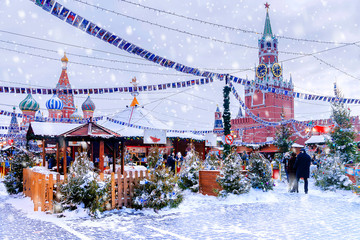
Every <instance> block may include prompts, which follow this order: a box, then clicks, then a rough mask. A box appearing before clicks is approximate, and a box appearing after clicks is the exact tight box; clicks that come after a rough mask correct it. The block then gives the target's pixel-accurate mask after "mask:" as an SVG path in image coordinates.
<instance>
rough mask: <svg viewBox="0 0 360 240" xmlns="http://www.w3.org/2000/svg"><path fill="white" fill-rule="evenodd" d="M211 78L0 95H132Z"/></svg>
mask: <svg viewBox="0 0 360 240" xmlns="http://www.w3.org/2000/svg"><path fill="white" fill-rule="evenodd" d="M213 82H214V80H213V78H201V79H194V80H188V81H181V82H172V83H162V84H156V85H142V86H136V87H134V86H128V87H110V88H73V89H56V88H22V87H8V86H0V93H16V94H29V93H32V94H38V95H53V94H74V95H81V94H84V95H87V94H105V93H132V92H146V91H160V90H166V89H168V88H186V87H192V86H194V85H205V84H210V83H213Z"/></svg>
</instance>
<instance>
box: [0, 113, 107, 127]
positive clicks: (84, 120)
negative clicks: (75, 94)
mask: <svg viewBox="0 0 360 240" xmlns="http://www.w3.org/2000/svg"><path fill="white" fill-rule="evenodd" d="M0 115H4V116H15V117H18V118H27V119H30V120H33V121H38V122H59V123H80V124H83V123H87V122H90V120H92V121H95V122H96V121H99V120H102V119H103V118H104V117H103V116H101V117H93V118H82V119H72V118H50V117H34V116H31V115H27V114H23V113H13V112H9V111H6V110H0Z"/></svg>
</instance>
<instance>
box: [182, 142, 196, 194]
mask: <svg viewBox="0 0 360 240" xmlns="http://www.w3.org/2000/svg"><path fill="white" fill-rule="evenodd" d="M199 170H200V158H199V154H198V153H197V152H196V151H195V149H194V148H191V150H190V151H189V152H188V153H187V155H186V157H185V159H184V162H183V166H182V168H181V171H180V177H179V181H178V185H179V187H180V188H181V189H183V190H185V189H190V190H191V191H193V192H197V191H199Z"/></svg>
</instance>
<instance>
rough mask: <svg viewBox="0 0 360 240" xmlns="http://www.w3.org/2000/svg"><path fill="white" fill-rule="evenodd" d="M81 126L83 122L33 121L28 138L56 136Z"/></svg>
mask: <svg viewBox="0 0 360 240" xmlns="http://www.w3.org/2000/svg"><path fill="white" fill-rule="evenodd" d="M79 126H81V124H74V123H53V122H31V123H30V125H29V129H28V131H27V134H26V135H27V138H54V137H57V136H59V135H61V134H63V133H65V132H67V131H69V130H71V129H74V128H76V127H79Z"/></svg>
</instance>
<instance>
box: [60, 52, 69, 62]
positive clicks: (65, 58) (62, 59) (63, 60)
mask: <svg viewBox="0 0 360 240" xmlns="http://www.w3.org/2000/svg"><path fill="white" fill-rule="evenodd" d="M61 61H62V62H68V61H69V59H68V58H67V57H66V53H65V52H64V56H63V57H62V58H61Z"/></svg>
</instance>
